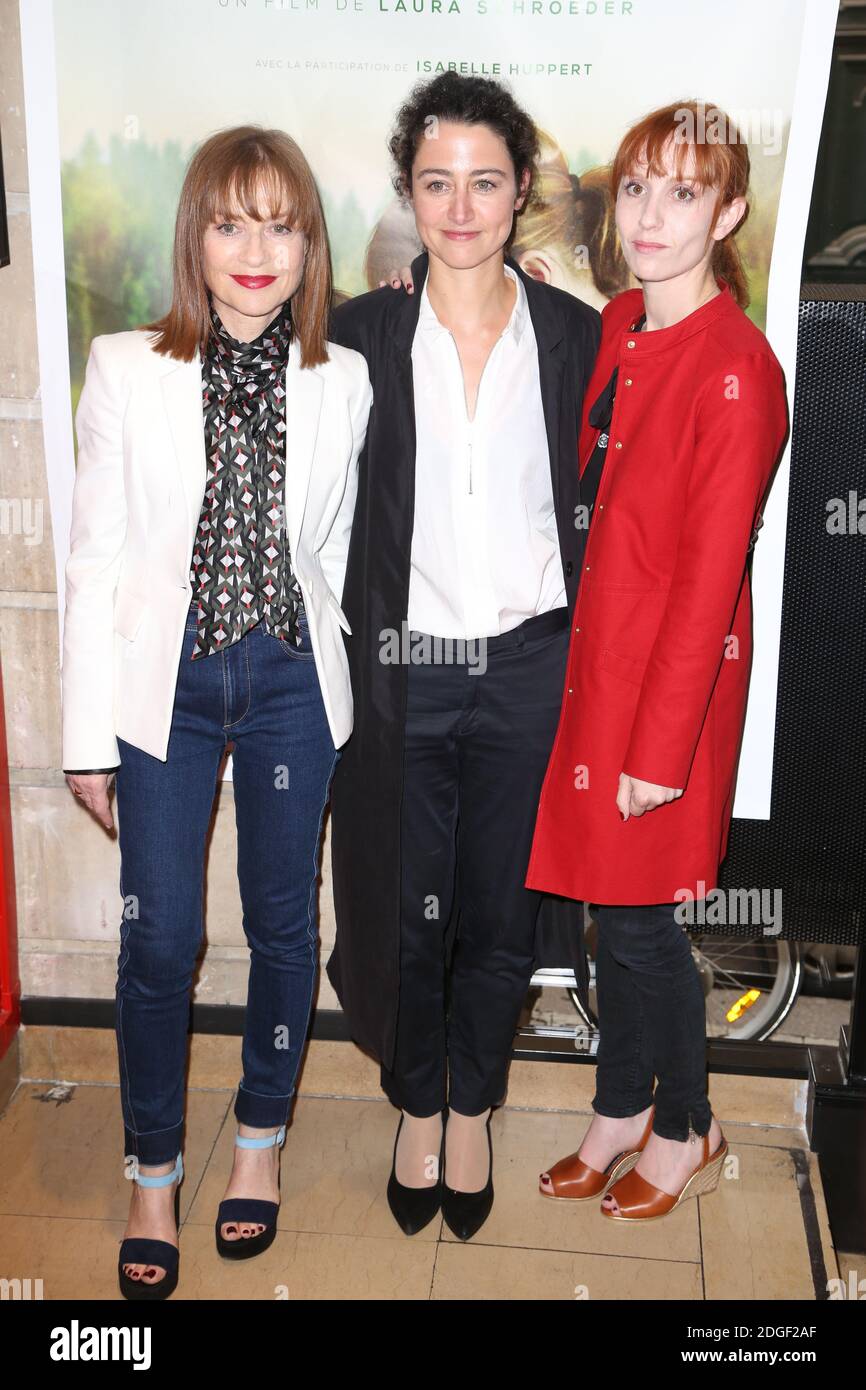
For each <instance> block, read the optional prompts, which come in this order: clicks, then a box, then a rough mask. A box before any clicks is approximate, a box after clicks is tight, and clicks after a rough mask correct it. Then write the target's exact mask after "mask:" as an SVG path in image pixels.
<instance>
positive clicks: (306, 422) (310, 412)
mask: <svg viewBox="0 0 866 1390" xmlns="http://www.w3.org/2000/svg"><path fill="white" fill-rule="evenodd" d="M323 387H324V378H323V377H322V374H321V373H320V372H319V371H317V370H316V369H315V368H312V367H307V368H304V369H303V370H302V369H301V344H300V342H299V341H298V339H297V338H292V341H291V343H290V344H289V360H288V363H287V366H286V493H285V505H286V526H287V527H288V532H289V547H290V550H291V554H292V555H293V556H294V555H296V554H297V550H298V538H299V537H300V534H301V525H302V523H303V520H304V510H305V508H306V505H307V493H308V491H309V488H310V475H311V473H312V470H313V453H314V451H315V448H316V436H317V434H318V431H319V416H320V415H321V411H322V391H323Z"/></svg>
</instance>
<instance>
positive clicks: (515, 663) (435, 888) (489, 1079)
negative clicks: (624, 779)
mask: <svg viewBox="0 0 866 1390" xmlns="http://www.w3.org/2000/svg"><path fill="white" fill-rule="evenodd" d="M484 650H485V655H486V669H485V670H484V671H483V673H481V671H480V670H479V671H476V672H472V670H471V667H470V666H469V665H468V664H467V663H463V664H462V665H450V666H449V665H445V664H441V663H440V664H433V663H429V664H420V665H410V667H409V673H408V676H409V693H408V707H407V716H406V733H405V743H404V785H403V802H402V811H401V925H400V995H399V1003H398V1012H397V1039H396V1051H395V1056H394V1066H393V1070H392V1071H386V1070H385V1068H384V1067H383V1068H382V1072H381V1077H382V1087H383V1089H384V1091H385V1094H386V1095H387V1096H388V1098H389V1100H391V1101H392V1103H393V1104H394V1105H396V1106H400V1107H402V1108H403V1109H404V1110H406V1111H408V1113H409V1114H410V1115H418V1116H425V1115H435V1114H436V1113H437V1112H438V1111H439V1110H441V1109H442V1108H443V1107H444V1105H445V1104H446V1101H447V1102H448V1104H450V1105H451V1107H452V1108H453V1109H454V1110H457V1111H458V1112H459V1113H460V1114H464V1115H479V1114H481V1113H482V1111H484V1110H486V1109H487V1108H488V1107H489V1106H493V1105H498V1104H500V1103H501V1101H502V1100H503V1098H504V1094H505V1087H506V1079H507V1069H508V1062H509V1060H510V1057H511V1048H512V1044H513V1041H514V1032H515V1028H516V1026H517V1021H518V1019H519V1017H520V1010H521V1007H522V1005H523V1003H524V1001H525V998H526V991H527V989H528V987H529V981H530V979H531V977H532V968H533V963H534V959H535V934H536V924H537V919H538V910H539V907H540V905H541V900H542V894H540V893H538V892H536V891H535V890H534V889H530V888H526V887H524V879H525V877H526V868H527V864H528V861H529V851H530V847H531V844H532V833H533V829H534V825H535V816H536V811H537V808H538V798H539V795H540V792H541V784H542V781H543V780H544V773H545V769H546V767H547V760H548V757H549V755H550V750H551V747H552V745H553V739H554V735H555V733H556V725H557V720H558V718H559V710H560V705H561V703H562V686H563V682H564V679H565V665H566V658H567V655H568V626H567V614H566V610H565V608H559V609H555V610H554V611H553V612H550V613H542V614H540V615H538V616H536V617H534V618H529V619H527V621H526V622H524V623H522V624H521V625H520V626H519V627H518V628H515V629H514V630H513V631H512V632H507V633H503V634H502V635H501V636H498V637H490V638H487V639H486V642H485V644H484ZM453 908H456V909H457V910H458V911H459V922H458V934H457V939H456V942H455V945H454V951H453V960H452V963H451V970H450V977H446V929H447V928H448V924H449V919H450V918H451V915H452V909H453ZM449 985H450V990H449V988H448V986H449ZM446 1012H447V1022H446Z"/></svg>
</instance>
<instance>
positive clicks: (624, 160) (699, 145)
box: [610, 101, 751, 309]
mask: <svg viewBox="0 0 866 1390" xmlns="http://www.w3.org/2000/svg"><path fill="white" fill-rule="evenodd" d="M689 127H691V134H686V133H685V132H686V131H688V128H689ZM671 139H672V140H673V150H674V152H675V160H674V174H675V177H676V178H682V177H683V170H684V168H685V165H686V161H687V158H688V155H689V153H691V154H692V155H693V156H694V170H693V173H692V175H691V177H692V178H693V179H694V182H695V183H697V184H698V185H699V186H700V187H701V188H712V189H715V190H716V192H717V193H718V198H717V201H716V207H715V211H714V213H713V220H712V222H711V224H710V231H712V230H713V229H714V228H715V226H716V223H717V222H718V219H719V214H720V212H721V210H722V208H723V207H724V206H725V204H727V203H729V202H731V200H732V199H733V198H746V199H747V202H746V210H745V212H744V213H743V216H742V217H741V219H740V221H739V222H738V224H737V226H736V227H735V229H734V231H732V232H729V233H728V235H727V236H725V237H722V239H721V240H720V241H716V242H715V243H714V246H713V253H712V259H711V262H710V265H711V269H712V271H713V273H714V275H715V276H716V277H717V278H718V279H720V280H722V281H724V283H725V284H726V285H728V287H729V288H730V291H731V294H732V296H733V298H734V299H735V300H736V301H737V303H738V304H739V306H740V308H741V309H745V308H746V307H747V305H748V303H749V288H748V283H747V280H746V273H745V270H744V269H743V263H742V261H741V259H740V252H739V248H738V247H737V243H736V241H735V239H734V238H735V236H736V233H737V232H738V231H740V230H741V228H742V227H743V225H744V223H745V221H746V218H747V217H748V215H749V203H748V191H749V173H750V169H751V164H750V161H749V150H748V146H747V145H746V143H745V141H744V140H743V139H742V137H741V135H740V131H739V129H738V128H737V126H736V125H735V124H734V122H733V121H732V120H731V118H730V117H729V116H727V115H726V114H725V112H724V111H721V110H720V109H719V107H717V106H713V105H712V104H711V103H710V102H703V101H675V102H671V104H670V106H662V107H660V108H659V109H658V110H657V111H651V112H650V113H649V115H647V116H644V117H643V119H642V120H640V121H638V122H637V124H636V125H633V126H632V127H631V129H630V130H628V131H626V134H625V135H624V136H623V138H622V140H621V142H620V145H619V149H618V150H617V152H616V154H615V156H614V159H613V163H612V164H611V166H610V193H611V198H612V199H613V201H614V203H615V202H616V199H617V195H618V193H619V186H620V182H621V180H622V179H623V178H628V177H629V176H631V175H634V174H635V173H636V171H637V169H638V167H643V166H644V165H645V166H646V168H647V172H648V173H650V174H652V175H654V176H655V177H656V178H661V177H662V176H663V175H664V173H665V167H664V163H663V152H664V147H665V145H666V144H667V142H668V141H669V140H671Z"/></svg>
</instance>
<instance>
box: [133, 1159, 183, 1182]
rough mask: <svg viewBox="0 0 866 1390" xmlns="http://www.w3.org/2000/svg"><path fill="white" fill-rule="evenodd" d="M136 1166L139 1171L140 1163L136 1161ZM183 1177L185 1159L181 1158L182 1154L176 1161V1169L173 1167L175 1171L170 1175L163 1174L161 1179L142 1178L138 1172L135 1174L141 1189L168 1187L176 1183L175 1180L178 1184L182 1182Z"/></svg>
mask: <svg viewBox="0 0 866 1390" xmlns="http://www.w3.org/2000/svg"><path fill="white" fill-rule="evenodd" d="M135 1166H136V1170H137V1168H138V1162H137V1161H136V1165H135ZM182 1177H183V1159H182V1158H181V1156H180V1154H178V1156H177V1158H176V1159H175V1162H174V1167H173V1169H172V1170H171V1172H170V1173H163V1174H162V1175H161V1177H157V1178H154V1177H147V1178H145V1177H142V1176H141V1174H140V1173H139V1172H138V1171H136V1173H135V1181H136V1182H137V1183H138V1185H139V1187H168V1185H169V1183H170V1182H174V1181H175V1179H176V1180H177V1181H178V1182H180V1180H181V1178H182Z"/></svg>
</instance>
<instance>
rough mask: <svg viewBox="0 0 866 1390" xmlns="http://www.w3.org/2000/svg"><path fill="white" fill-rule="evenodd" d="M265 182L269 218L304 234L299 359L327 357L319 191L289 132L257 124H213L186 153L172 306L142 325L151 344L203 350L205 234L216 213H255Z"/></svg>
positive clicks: (309, 363) (296, 321) (295, 324)
mask: <svg viewBox="0 0 866 1390" xmlns="http://www.w3.org/2000/svg"><path fill="white" fill-rule="evenodd" d="M261 190H264V191H265V192H266V196H267V198H268V201H269V203H270V206H269V208H268V215H269V216H270V217H271V218H276V217H279V216H285V217H286V218H287V219H291V221H290V225H292V226H295V227H298V226H299V227H300V228H301V230H302V231H303V232H304V234H305V236H306V239H307V256H306V260H305V262H304V274H303V279H302V280H301V283H300V285H299V286H298V288H297V290H296V291H295V293H294V294H293V295H292V301H291V305H292V307H291V314H292V331H293V333H295V334H297V337H298V340H299V342H300V346H301V366H302V367H318V366H321V365H322V363H324V362H327V360H328V351H327V347H326V336H327V324H328V314H329V311H330V306H331V254H330V249H329V246H328V234H327V230H326V228H325V217H324V213H323V211H322V204H321V200H320V198H319V191H318V189H317V187H316V181H315V179H314V177H313V173H312V170H311V169H310V166H309V164H308V163H307V160H306V158H305V156H304V154H303V152H302V150H301V149H300V147H299V146H298V145H297V144H296V143H295V141H294V140H293V139H292V137H291V136H290V135H287V134H286V133H285V131H282V130H266V129H265V128H264V127H263V126H256V125H243V126H234V127H232V128H231V129H228V130H220V131H217V133H216V134H215V135H212V136H211V137H210V138H209V139H208V140H205V142H204V144H202V145H200V146H199V148H198V149H197V150H196V152H195V154H194V155H193V157H192V159H191V160H190V163H189V167H188V168H187V171H186V175H185V177H184V181H183V187H182V188H181V193H180V200H179V203H178V209H177V219H176V222H175V232H174V257H173V290H172V301H171V308H170V309H169V311H168V313H167V314H164V315H163V317H162V318H161V319H158V320H157V321H156V322H155V323H147V324H142V325H141V327H142V328H144V329H146V330H149V331H150V332H152V333H155V334H156V337H155V339H154V340H153V343H152V346H153V348H154V351H156V352H159V353H162V354H163V355H165V356H169V357H176V358H180V360H181V361H183V362H191V361H192V359H193V357H194V356H195V354H196V351H197V350H198V351H199V352H200V353H201V355H202V356H204V354H205V351H206V349H207V344H208V340H209V338H210V335H211V331H212V330H211V322H210V304H209V301H208V288H207V285H206V283H205V278H204V234H205V231H206V230H207V228H208V227H209V226H210V225H211V224H212V223H213V222H214V221H216V220H217V219H219V218H222V217H227V216H228V215H229V214H231V213H232V212H237V211H238V210H239V209H242V210H243V211H244V212H245V213H246V215H247V216H248V217H251V218H253V219H255V220H261V214H262V212H263V209H262V208H261V207H260V206H259V205H258V201H257V200H258V197H259V196H260V191H261Z"/></svg>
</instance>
